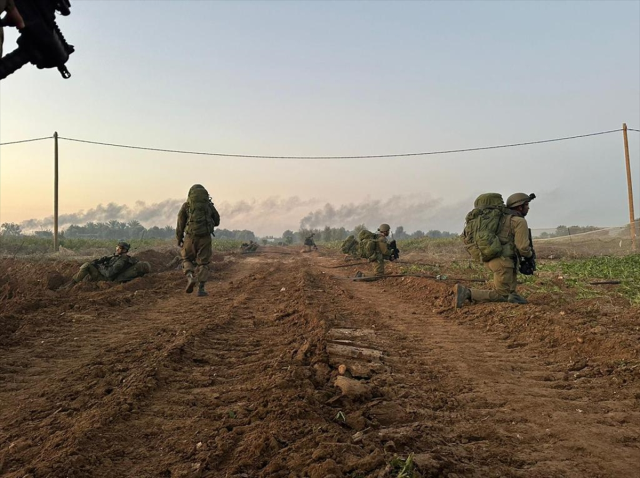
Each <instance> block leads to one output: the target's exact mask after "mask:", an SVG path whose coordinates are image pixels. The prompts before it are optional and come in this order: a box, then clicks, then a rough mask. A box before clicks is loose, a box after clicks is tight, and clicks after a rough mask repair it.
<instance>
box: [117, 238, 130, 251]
mask: <svg viewBox="0 0 640 478" xmlns="http://www.w3.org/2000/svg"><path fill="white" fill-rule="evenodd" d="M118 247H120V248H122V249H124V251H125V252H129V249H131V244H129V243H128V242H125V241H119V242H118Z"/></svg>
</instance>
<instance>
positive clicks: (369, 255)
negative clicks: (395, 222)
mask: <svg viewBox="0 0 640 478" xmlns="http://www.w3.org/2000/svg"><path fill="white" fill-rule="evenodd" d="M358 241H359V242H360V257H362V258H363V259H369V260H373V259H375V256H376V255H377V253H378V241H377V240H376V235H375V234H374V233H373V232H371V231H367V230H366V229H363V230H362V231H360V232H359V233H358Z"/></svg>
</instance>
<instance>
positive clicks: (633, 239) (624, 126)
mask: <svg viewBox="0 0 640 478" xmlns="http://www.w3.org/2000/svg"><path fill="white" fill-rule="evenodd" d="M622 137H623V138H624V159H625V162H626V164H627V190H628V192H629V229H630V231H631V249H632V250H633V252H636V251H637V250H638V247H637V245H636V216H635V214H634V212H633V186H632V183H631V163H630V162H629V140H628V139H627V123H622Z"/></svg>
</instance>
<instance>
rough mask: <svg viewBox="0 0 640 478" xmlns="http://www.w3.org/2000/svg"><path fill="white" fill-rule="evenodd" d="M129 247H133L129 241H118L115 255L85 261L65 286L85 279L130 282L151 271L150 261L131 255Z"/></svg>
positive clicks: (70, 285)
mask: <svg viewBox="0 0 640 478" xmlns="http://www.w3.org/2000/svg"><path fill="white" fill-rule="evenodd" d="M129 249H131V246H130V245H129V244H128V243H127V242H124V241H120V242H118V245H117V246H116V252H115V253H114V254H113V255H111V256H104V257H101V258H100V259H96V260H94V261H91V262H85V263H84V264H82V266H80V270H79V271H78V273H77V274H76V275H74V276H73V279H71V282H68V283H67V284H66V285H65V286H63V287H64V288H69V287H73V286H74V285H75V284H77V283H78V282H80V281H83V280H85V281H91V282H98V281H112V282H128V281H130V280H133V279H135V278H136V277H142V276H143V275H145V274H147V273H149V272H150V271H151V265H150V264H149V263H148V262H144V261H140V260H138V259H136V258H135V257H131V256H129Z"/></svg>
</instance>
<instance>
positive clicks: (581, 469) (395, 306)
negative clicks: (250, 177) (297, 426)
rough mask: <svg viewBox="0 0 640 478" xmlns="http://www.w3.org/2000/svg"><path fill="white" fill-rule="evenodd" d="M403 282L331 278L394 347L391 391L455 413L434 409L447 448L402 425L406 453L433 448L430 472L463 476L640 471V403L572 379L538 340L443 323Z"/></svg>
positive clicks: (353, 317)
mask: <svg viewBox="0 0 640 478" xmlns="http://www.w3.org/2000/svg"><path fill="white" fill-rule="evenodd" d="M392 280H394V281H396V282H393V283H392V282H391V281H392ZM398 281H399V279H387V281H385V282H386V283H385V282H376V283H354V282H350V281H336V282H335V283H336V285H337V286H338V287H339V288H341V289H343V291H344V294H346V295H347V296H348V297H349V298H350V301H351V302H352V304H353V305H352V306H351V307H350V309H353V308H357V306H356V305H355V302H356V301H357V302H359V303H360V304H361V307H362V309H364V310H365V311H366V312H365V314H364V315H365V316H366V317H368V319H364V320H363V314H362V313H356V314H354V313H353V312H350V313H349V312H347V313H346V314H345V313H343V314H344V315H345V316H347V317H348V319H347V320H346V321H347V322H349V324H350V325H351V326H356V327H374V326H375V330H376V331H377V333H376V338H375V340H374V341H373V342H372V344H373V345H376V346H377V347H378V348H380V349H381V350H384V351H385V353H386V354H388V359H387V361H386V363H387V364H388V365H390V366H391V369H392V375H393V381H394V382H395V383H396V386H395V388H396V389H399V390H402V389H407V388H409V389H410V391H408V392H407V396H406V397H402V395H400V399H399V400H398V399H396V400H395V401H396V403H397V404H401V405H402V407H403V410H411V409H416V408H419V407H420V405H419V404H420V402H422V403H423V405H422V406H423V407H424V408H426V409H427V410H430V411H433V410H434V408H435V409H436V410H437V409H440V410H442V405H443V403H442V402H440V401H441V400H444V408H445V409H449V410H450V411H451V414H442V413H436V414H435V415H432V416H431V418H432V419H433V418H435V419H436V422H437V423H438V422H440V423H441V424H442V425H444V426H445V427H448V428H449V430H448V431H445V428H443V429H440V430H439V432H443V433H444V436H443V438H444V441H445V442H446V443H447V444H446V445H442V444H440V445H439V444H437V443H434V441H433V440H431V439H429V440H421V439H420V437H419V436H418V434H417V433H416V430H415V429H412V430H409V431H407V430H405V431H407V433H409V435H410V436H411V437H412V439H411V440H407V439H406V437H404V438H402V439H401V440H400V441H408V442H410V444H411V447H407V448H406V449H405V450H404V451H405V452H407V453H408V452H422V451H426V452H429V453H430V454H432V455H433V456H434V458H436V459H435V462H436V463H433V467H432V469H433V470H434V472H436V471H437V472H442V471H443V470H451V471H455V472H456V473H459V474H463V475H465V476H489V475H491V474H492V473H496V471H499V473H501V474H506V475H508V476H527V477H531V476H539V477H549V476H562V477H584V476H598V477H619V476H634V474H636V473H637V471H638V464H639V463H640V448H639V447H638V441H637V437H638V436H640V412H639V411H638V406H637V401H635V400H634V399H633V398H632V397H625V398H618V397H616V395H615V394H614V391H613V390H612V391H608V390H607V385H606V383H605V382H604V381H602V380H601V381H597V380H594V381H588V382H587V381H585V382H584V383H582V382H569V381H568V380H567V377H566V375H565V374H564V373H563V372H562V371H561V370H562V367H560V366H559V364H556V363H553V362H550V361H548V360H547V359H546V358H545V357H544V355H542V353H541V352H538V351H536V350H535V348H534V347H525V346H524V345H526V344H517V343H515V344H507V343H504V342H500V341H497V340H496V339H495V338H493V337H490V336H487V335H485V334H483V333H482V332H480V331H477V330H470V329H468V328H465V327H462V326H460V325H458V324H457V323H455V322H454V321H450V320H449V321H447V320H446V319H444V318H443V317H441V316H439V315H437V314H434V313H432V312H431V309H432V308H433V307H434V305H433V304H430V303H429V298H428V297H423V298H420V297H416V298H415V299H416V300H415V301H414V302H407V300H406V299H400V298H399V297H398V296H397V295H395V294H394V293H393V288H394V287H397V286H398V285H399V282H398ZM371 317H375V320H371ZM564 369H565V370H566V367H565V368H564ZM423 374H424V377H421V375H423ZM377 380H378V381H381V380H382V378H381V377H378V378H377ZM435 390H440V392H441V394H438V393H435V394H434V391H435ZM439 395H440V396H439ZM403 410H399V411H398V414H399V415H402V411H403ZM415 415H416V416H420V413H418V414H415ZM429 415H430V414H429V413H426V415H423V417H422V419H426V418H427V417H428V416H429ZM418 422H419V420H418V421H415V422H413V423H414V424H416V423H418ZM396 435H397V434H396ZM400 435H401V434H400ZM392 436H393V434H392ZM398 436H399V435H398ZM634 437H635V438H634ZM397 442H398V439H395V440H394V445H396V446H397V444H398V443H397ZM612 456H615V459H612ZM438 461H440V462H441V463H440V464H437V462H438Z"/></svg>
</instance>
